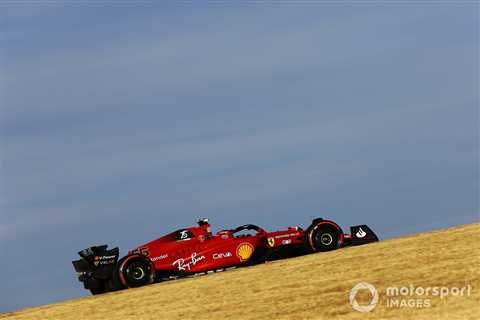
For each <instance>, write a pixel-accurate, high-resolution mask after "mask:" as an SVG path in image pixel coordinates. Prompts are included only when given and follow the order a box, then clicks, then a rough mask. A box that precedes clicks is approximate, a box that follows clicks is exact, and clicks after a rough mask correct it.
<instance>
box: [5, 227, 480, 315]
mask: <svg viewBox="0 0 480 320" xmlns="http://www.w3.org/2000/svg"><path fill="white" fill-rule="evenodd" d="M479 255H480V224H472V225H466V226H460V227H456V228H451V229H445V230H439V231H433V232H429V233H424V234H419V235H413V236H408V237H404V238H399V239H392V240H387V241H382V242H379V243H375V244H371V245H366V246H360V247H352V248H346V249H342V250H338V251H334V252H328V253H319V254H314V255H310V256H304V257H300V258H295V259H289V260H282V261H277V262H271V263H267V264H263V265H259V266H254V267H249V268H243V269H237V270H232V271H228V272H223V273H217V274H213V275H207V276H202V277H197V278H191V279H183V280H176V281H170V282H165V283H160V284H155V285H152V286H148V287H143V288H138V289H130V290H125V291H121V292H114V293H109V294H105V295H102V296H96V297H86V298H81V299H77V300H71V301H64V302H60V303H56V304H51V305H45V306H40V307H36V308H30V309H25V310H21V311H18V312H11V313H4V314H0V319H2V320H11V319H16V320H21V319H25V320H27V319H28V320H31V319H39V320H53V319H62V320H79V319H88V320H95V319H102V320H110V319H121V320H128V319H135V320H139V319H336V318H338V319H428V320H430V319H480V301H479V300H480V294H479V289H480V286H479V285H480V280H479V275H480V269H479V267H480V264H479V262H480V261H479ZM72 281H74V280H73V279H72ZM361 281H366V282H368V283H371V284H373V285H374V286H375V287H376V288H377V289H378V292H379V300H378V304H377V306H376V308H375V309H374V310H372V311H371V312H368V313H360V312H358V311H355V310H354V309H353V308H352V306H351V305H350V302H349V293H350V290H351V289H352V287H353V286H354V285H356V284H357V283H359V282H361ZM410 285H413V286H414V288H418V287H422V288H423V289H424V290H425V289H426V288H427V287H446V288H449V290H452V289H451V288H454V287H458V288H462V287H465V286H470V290H469V291H470V295H467V294H468V291H467V290H464V295H463V296H461V295H458V293H459V292H455V291H454V290H455V289H453V290H452V291H451V294H450V295H449V296H447V297H443V298H441V297H439V296H436V295H434V294H432V292H433V291H431V292H430V294H429V295H428V296H427V295H425V294H424V295H418V296H416V295H413V296H409V295H408V296H402V295H396V296H387V292H386V291H387V287H392V286H398V287H402V286H406V287H409V286H410ZM467 288H468V287H467ZM404 290H405V289H404ZM431 290H434V289H433V288H432V289H431ZM404 293H405V292H404ZM397 294H398V293H397ZM455 294H457V295H455ZM371 297H372V295H371V294H370V293H369V291H368V290H366V289H364V290H361V291H359V293H358V295H357V301H358V302H359V303H360V304H361V305H363V304H367V303H368V302H369V301H370V300H371ZM417 299H418V300H419V301H418V300H417ZM425 299H427V300H425ZM392 301H393V303H403V306H402V305H400V306H393V307H392V306H391V303H392ZM402 301H403V302H402ZM407 303H418V304H420V305H419V306H416V307H415V306H414V307H409V306H408V305H405V304H407ZM387 304H388V305H387Z"/></svg>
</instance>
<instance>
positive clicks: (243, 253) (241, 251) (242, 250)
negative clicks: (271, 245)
mask: <svg viewBox="0 0 480 320" xmlns="http://www.w3.org/2000/svg"><path fill="white" fill-rule="evenodd" d="M254 250H255V249H254V248H253V246H252V245H251V244H250V243H248V242H245V243H242V244H240V245H239V246H238V248H237V257H239V258H240V261H242V262H243V261H247V260H248V259H250V258H251V257H252V255H253V251H254Z"/></svg>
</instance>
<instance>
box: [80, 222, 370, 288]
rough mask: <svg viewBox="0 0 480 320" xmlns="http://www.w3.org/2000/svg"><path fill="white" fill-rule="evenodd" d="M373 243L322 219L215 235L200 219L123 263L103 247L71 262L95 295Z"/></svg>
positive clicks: (363, 231)
mask: <svg viewBox="0 0 480 320" xmlns="http://www.w3.org/2000/svg"><path fill="white" fill-rule="evenodd" d="M376 241H378V238H377V236H376V235H375V233H374V232H373V231H372V230H371V229H370V228H369V227H368V226H367V225H358V226H352V227H350V234H345V233H344V232H343V231H342V229H341V228H340V226H339V225H337V224H336V223H335V222H333V221H330V220H324V219H321V218H318V219H315V220H313V222H312V224H311V225H310V226H309V227H308V228H307V229H305V230H304V229H303V228H300V227H289V228H287V229H285V230H280V231H274V232H267V231H266V230H264V229H262V228H260V227H257V226H255V225H250V224H249V225H244V226H241V227H238V228H236V229H232V230H222V231H220V232H218V233H216V234H212V232H211V226H210V224H209V223H208V220H207V219H203V220H200V221H199V225H198V226H196V227H190V228H185V229H180V230H177V231H175V232H172V233H171V234H168V235H166V236H164V237H161V238H159V239H156V240H153V241H151V242H148V243H146V244H144V245H142V246H139V247H137V248H135V249H134V250H131V251H129V252H128V254H127V255H126V256H125V257H123V258H121V259H119V258H120V256H119V249H118V248H113V249H107V247H108V246H107V245H102V246H94V247H90V248H87V249H84V250H82V251H80V252H79V253H78V254H79V255H80V257H81V259H80V260H76V261H73V262H72V263H73V266H74V268H75V271H76V272H77V274H78V277H79V280H80V281H81V282H83V284H84V287H85V288H86V289H89V290H90V291H91V292H92V293H93V294H98V293H104V292H108V291H114V290H120V289H124V288H130V287H137V286H142V285H147V284H150V283H154V282H156V281H163V280H168V279H171V278H177V277H181V276H186V275H189V274H197V273H204V272H210V271H217V270H224V269H226V268H230V267H237V266H242V265H252V264H256V263H260V262H264V261H270V260H276V259H282V258H288V257H293V256H298V255H302V254H309V253H315V252H320V251H330V250H335V249H338V248H341V247H345V246H348V245H361V244H367V243H371V242H376Z"/></svg>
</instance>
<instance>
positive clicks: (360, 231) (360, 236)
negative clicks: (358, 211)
mask: <svg viewBox="0 0 480 320" xmlns="http://www.w3.org/2000/svg"><path fill="white" fill-rule="evenodd" d="M355 235H356V236H357V238H363V237H365V236H366V235H367V233H366V232H365V231H363V229H362V228H359V229H358V232H357V233H356V234H355Z"/></svg>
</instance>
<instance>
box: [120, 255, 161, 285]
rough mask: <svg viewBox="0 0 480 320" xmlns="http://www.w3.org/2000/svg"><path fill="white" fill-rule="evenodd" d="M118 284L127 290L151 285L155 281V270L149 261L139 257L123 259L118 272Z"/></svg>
mask: <svg viewBox="0 0 480 320" xmlns="http://www.w3.org/2000/svg"><path fill="white" fill-rule="evenodd" d="M118 273H119V276H120V282H121V283H122V284H123V285H124V286H125V287H127V288H135V287H141V286H145V285H147V284H151V283H153V282H154V281H155V270H154V269H153V266H152V263H151V262H150V260H147V259H146V258H143V257H140V256H131V257H129V258H127V259H125V260H124V261H123V262H122V263H121V264H120V268H119V270H118Z"/></svg>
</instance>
